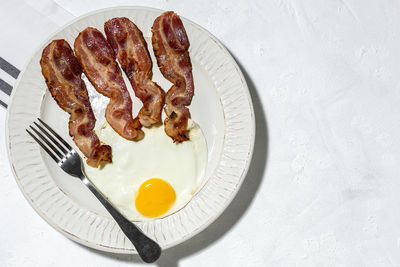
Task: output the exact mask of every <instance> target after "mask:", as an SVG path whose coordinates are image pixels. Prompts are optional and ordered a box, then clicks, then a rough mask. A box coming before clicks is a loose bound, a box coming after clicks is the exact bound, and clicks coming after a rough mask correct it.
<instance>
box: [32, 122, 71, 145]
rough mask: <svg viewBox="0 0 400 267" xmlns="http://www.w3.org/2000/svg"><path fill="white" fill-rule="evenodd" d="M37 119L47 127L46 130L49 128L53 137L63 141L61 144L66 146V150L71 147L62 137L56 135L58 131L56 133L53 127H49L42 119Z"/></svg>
mask: <svg viewBox="0 0 400 267" xmlns="http://www.w3.org/2000/svg"><path fill="white" fill-rule="evenodd" d="M38 120H39V121H40V122H41V123H42V124H43V125H44V127H46V128H47V130H49V131H50V132H51V133H52V134H53V135H54V136H55V137H57V138H58V140H59V141H60V142H61V143H63V145H64V146H65V147H66V148H68V150H72V147H71V146H70V145H69V144H68V143H67V142H65V141H64V139H63V138H62V137H61V136H59V135H58V133H56V132H55V131H54V130H53V129H51V127H50V126H49V125H47V123H45V122H44V121H42V120H41V119H40V118H38Z"/></svg>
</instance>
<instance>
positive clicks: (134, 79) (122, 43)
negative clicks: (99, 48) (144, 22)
mask: <svg viewBox="0 0 400 267" xmlns="http://www.w3.org/2000/svg"><path fill="white" fill-rule="evenodd" d="M104 31H105V33H106V36H107V41H108V42H109V43H110V44H111V46H112V48H113V49H114V52H115V56H116V58H117V59H118V61H119V63H120V64H121V67H122V69H123V70H124V71H125V73H126V76H128V78H129V81H130V83H131V85H132V88H133V90H134V92H135V95H136V97H138V98H139V99H140V100H141V101H142V102H143V107H142V108H141V109H140V111H139V114H138V118H139V120H140V123H141V124H142V125H143V126H145V127H150V126H151V125H152V124H155V123H157V122H159V121H160V118H161V110H162V107H163V106H164V91H163V90H162V89H161V87H160V86H158V85H157V83H155V82H153V81H152V80H151V78H152V75H153V74H152V71H151V69H152V68H153V62H152V61H151V58H150V54H149V51H148V50H147V43H146V41H145V40H144V38H143V33H142V32H141V31H140V30H139V29H138V27H137V26H136V25H135V24H134V23H133V22H132V21H130V20H129V19H128V18H113V19H110V20H109V21H107V22H106V23H105V24H104Z"/></svg>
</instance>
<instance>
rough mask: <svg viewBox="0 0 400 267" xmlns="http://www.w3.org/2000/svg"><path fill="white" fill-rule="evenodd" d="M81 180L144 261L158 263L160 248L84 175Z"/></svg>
mask: <svg viewBox="0 0 400 267" xmlns="http://www.w3.org/2000/svg"><path fill="white" fill-rule="evenodd" d="M80 178H81V180H82V182H83V183H84V184H85V185H86V186H87V187H88V188H89V189H90V191H92V193H93V194H94V195H95V196H96V197H97V199H98V200H100V202H101V204H103V206H104V207H105V208H106V209H107V211H108V212H109V213H110V214H111V216H112V217H113V218H114V220H115V221H116V222H117V223H118V225H119V227H120V228H121V230H122V232H124V234H125V235H126V237H127V238H128V239H129V240H130V241H131V242H132V244H133V245H134V246H135V248H136V250H137V252H138V253H139V256H140V257H141V258H142V260H143V261H144V262H147V263H151V262H154V261H156V260H157V259H158V258H159V257H160V255H161V248H160V246H159V245H158V244H157V243H156V242H154V241H153V240H152V239H150V238H149V237H147V236H146V235H145V234H143V232H142V231H141V230H140V229H139V228H137V226H136V225H134V224H133V223H132V222H130V221H129V220H128V219H126V218H125V217H124V216H123V215H122V214H121V213H120V212H119V211H118V210H117V209H116V208H114V206H113V205H112V204H111V203H110V202H109V201H108V200H107V199H106V198H105V197H104V196H103V195H102V194H101V193H100V192H99V191H98V190H97V188H96V187H95V186H94V185H93V184H92V183H91V182H90V181H89V179H87V178H86V177H85V176H84V175H82V176H81V177H80Z"/></svg>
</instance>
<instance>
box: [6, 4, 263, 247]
mask: <svg viewBox="0 0 400 267" xmlns="http://www.w3.org/2000/svg"><path fill="white" fill-rule="evenodd" d="M132 9H134V10H145V11H146V10H149V11H157V12H165V11H167V10H163V9H158V8H153V7H145V6H115V7H108V8H102V9H97V10H93V11H90V12H88V13H85V14H82V15H80V16H78V17H76V18H74V19H72V20H70V21H69V22H68V23H66V24H65V25H63V26H61V27H58V28H57V29H56V30H55V31H52V32H51V33H50V34H49V35H48V37H46V39H45V40H44V41H43V42H42V43H40V44H39V46H37V47H36V49H35V50H34V51H35V52H34V53H33V54H32V55H31V56H30V57H29V58H28V60H27V62H26V63H25V64H24V67H23V68H22V70H21V72H20V74H19V75H18V79H17V80H16V82H15V84H14V86H13V90H12V92H11V95H10V98H9V102H8V103H9V105H8V108H7V113H6V121H5V123H6V127H5V134H6V138H5V141H6V147H7V156H8V161H9V164H10V167H11V170H12V173H13V176H14V179H15V181H16V182H17V185H18V187H19V189H20V191H21V192H22V194H23V195H24V198H25V199H26V200H27V201H28V203H29V204H30V206H31V207H32V208H33V209H34V210H35V212H36V213H37V214H38V215H39V216H40V217H41V218H42V219H43V220H44V221H46V222H47V223H48V224H49V225H50V226H51V227H52V228H54V229H56V230H57V231H58V232H60V233H61V234H62V235H64V236H66V237H67V238H69V239H71V240H73V241H75V242H77V243H79V244H82V245H85V246H87V247H90V248H93V249H97V250H101V251H106V252H111V253H119V254H137V252H136V250H132V249H121V248H117V247H112V246H105V245H103V244H99V243H94V242H90V241H88V240H86V239H84V238H81V237H79V236H76V235H74V234H73V233H71V232H69V231H67V230H66V229H63V228H61V227H59V226H58V225H57V224H55V223H54V221H53V220H52V218H51V217H48V216H46V215H45V214H44V213H43V212H42V211H41V209H40V208H39V207H38V206H36V204H35V203H34V201H33V200H32V199H31V198H30V197H29V196H28V195H27V192H25V190H24V189H23V188H22V185H21V183H20V180H19V178H18V175H17V172H16V170H15V167H14V165H13V162H12V157H11V145H10V136H9V118H10V112H11V106H12V105H13V102H14V101H13V100H14V97H15V92H16V90H14V89H15V88H17V87H18V86H19V83H20V81H21V79H22V77H23V75H24V73H25V72H26V69H27V67H28V66H29V64H30V62H31V60H32V58H33V57H34V55H35V54H36V53H37V51H38V50H39V49H40V48H41V47H43V46H44V45H45V44H47V43H48V42H49V41H51V40H52V36H54V35H55V34H57V33H58V32H60V31H62V30H64V29H65V28H67V27H69V26H70V25H72V24H74V23H75V22H77V21H79V20H80V19H83V18H85V17H89V16H91V15H95V14H98V13H103V12H107V11H112V10H132ZM179 16H180V17H181V18H183V19H184V20H186V21H188V22H190V23H191V24H192V25H193V26H196V27H197V28H199V29H200V30H202V31H204V32H205V33H206V34H207V35H208V37H209V38H210V39H211V40H212V41H214V42H215V43H216V44H217V45H218V46H219V47H220V48H221V49H222V50H223V51H224V52H225V55H226V56H227V57H228V58H229V61H230V63H232V64H233V66H234V67H235V69H236V70H237V73H238V74H239V76H240V80H241V83H242V84H243V89H244V93H245V95H246V96H247V99H246V100H247V102H248V104H249V111H250V116H251V131H250V132H251V136H250V144H249V145H250V146H249V151H248V155H247V158H246V159H247V161H246V164H245V166H244V169H243V170H242V173H241V175H240V179H239V181H238V182H237V184H236V188H235V190H234V191H233V192H232V193H231V194H230V195H229V196H228V197H227V198H226V202H225V204H224V205H222V207H221V209H219V210H218V212H216V213H214V214H213V215H212V216H210V217H209V218H208V220H207V221H205V222H204V223H203V224H202V225H200V226H199V227H198V228H196V229H195V230H194V231H191V232H190V233H189V234H188V235H186V236H184V237H183V238H181V239H179V240H176V241H175V242H172V243H169V244H167V245H166V246H164V247H163V250H165V249H168V248H170V247H173V246H176V245H178V244H181V243H183V242H185V241H186V240H188V239H190V238H192V237H194V236H195V235H197V234H198V233H200V232H202V231H203V230H204V229H206V228H207V227H208V226H210V225H211V224H212V223H213V222H214V221H216V220H217V219H218V218H219V217H220V215H221V214H222V213H223V212H224V211H225V210H226V209H227V207H228V206H229V205H230V204H231V203H232V200H233V199H234V198H235V197H236V195H237V193H238V191H239V190H240V188H241V186H242V184H243V182H244V180H245V178H246V176H247V173H248V170H249V167H250V164H251V161H252V159H253V155H254V153H253V152H254V145H255V134H256V120H255V112H254V106H253V102H252V98H251V94H250V89H249V87H248V84H247V81H246V79H245V77H244V74H243V72H242V70H241V69H240V67H239V65H238V63H237V62H236V60H235V58H234V57H233V56H232V55H231V53H230V52H229V50H228V49H227V48H226V47H225V46H224V45H223V44H222V42H221V41H219V39H218V38H217V37H215V36H214V35H213V34H212V33H210V32H209V31H208V30H207V29H205V28H203V27H202V26H201V25H199V24H197V23H196V22H193V21H192V20H189V19H187V18H186V17H184V16H181V15H179ZM224 138H225V135H224Z"/></svg>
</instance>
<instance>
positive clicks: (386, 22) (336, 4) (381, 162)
mask: <svg viewBox="0 0 400 267" xmlns="http://www.w3.org/2000/svg"><path fill="white" fill-rule="evenodd" d="M39 2H43V1H39ZM56 2H57V3H58V5H59V6H61V7H63V8H64V9H66V10H67V11H68V12H69V13H71V16H77V15H81V14H84V13H86V12H88V11H91V10H95V9H98V8H103V7H108V6H117V5H128V4H129V5H141V6H151V7H156V8H161V9H168V10H174V11H176V12H177V13H178V14H180V15H182V16H184V17H186V18H188V19H190V20H192V21H194V22H196V23H198V24H200V25H202V26H203V27H204V28H206V29H207V30H209V31H210V32H211V33H212V34H214V35H215V36H216V37H217V38H219V39H220V40H221V41H222V43H223V44H224V45H225V46H226V47H227V48H228V49H229V50H230V52H231V53H232V54H233V55H234V57H235V58H236V59H237V61H238V63H239V64H240V66H241V68H242V70H243V72H244V73H245V75H246V79H247V82H248V84H249V87H250V90H251V95H252V98H253V103H254V107H255V112H256V123H257V136H256V138H257V139H256V145H255V153H254V157H253V162H252V165H251V169H250V171H249V173H248V176H247V178H246V180H245V182H244V184H243V187H242V188H241V190H240V192H239V194H238V195H237V197H236V198H235V200H234V201H233V203H232V204H231V205H230V206H229V208H228V209H227V210H226V212H225V213H224V214H223V215H222V216H221V217H220V218H219V219H218V220H217V221H216V222H215V223H214V224H212V225H211V226H210V227H209V228H207V229H206V230H205V231H204V232H202V233H200V234H199V235H197V236H196V237H194V238H193V239H191V240H189V241H187V242H185V243H183V244H182V245H179V246H177V247H174V248H171V249H169V250H167V251H165V252H164V254H163V256H162V257H161V259H160V260H159V262H158V263H157V264H155V266H157V265H158V266H172V267H174V266H291V267H292V266H307V267H308V266H352V267H353V266H373V267H376V266H400V211H399V206H400V168H399V165H398V162H399V161H400V154H399V152H400V141H399V138H398V137H396V136H399V135H400V122H399V121H400V120H399V117H400V105H399V103H400V79H399V77H400V26H399V25H400V16H399V14H400V2H399V1H394V0H393V1H391V0H386V1H356V0H354V1H350V0H338V1H336V0H332V1H331V0H330V1H318V0H315V1H311V0H310V1H296V0H277V1H265V0H260V1H251V4H250V3H245V1H236V2H232V1H227V0H225V1H218V3H215V2H216V1H211V0H209V1H177V0H165V1H122V0H121V1H106V0H102V1H96V4H91V3H93V2H94V1H89V0H84V1H83V0H74V1H67V0H57V1H56ZM18 12H19V10H18V9H16V10H15V14H10V17H15V16H17V14H18ZM23 19H25V20H26V18H23ZM57 19H58V18H57V16H53V18H52V19H50V20H52V23H55V24H54V25H53V26H51V31H54V30H55V29H57V27H58V26H57ZM0 21H1V22H2V23H3V22H4V21H2V20H1V19H0ZM11 22H12V21H11ZM63 23H64V22H59V24H63ZM10 27H11V26H10ZM26 27H27V28H26V29H25V30H24V29H19V30H18V31H19V32H16V33H15V34H29V27H34V25H28V24H27V26H26ZM0 34H3V32H0ZM7 34H9V33H7ZM40 34H41V35H40V36H39V38H37V39H38V40H34V41H33V40H31V41H30V42H29V40H27V42H26V43H25V44H23V46H22V47H25V49H26V50H28V51H31V52H29V53H32V52H33V51H34V49H35V47H36V46H38V45H39V43H40V40H43V39H44V38H45V37H46V36H47V35H49V32H48V30H46V31H45V30H43V31H41V33H40ZM192 42H195V40H192ZM2 43H3V44H2V46H3V47H4V49H6V48H7V47H8V46H13V45H14V42H13V41H12V40H10V39H7V40H2ZM18 45H21V44H18ZM24 60H28V58H26V59H25V58H18V59H16V62H14V64H16V66H18V67H20V68H21V67H22V66H23V64H24V63H25V61H24ZM0 122H1V125H2V126H1V127H2V128H4V123H5V112H4V111H3V112H0ZM0 141H1V142H3V144H4V142H5V141H4V130H3V131H1V135H0ZM1 149H2V151H1V157H2V160H1V161H0V164H1V165H5V166H1V167H2V168H1V169H2V170H6V171H3V173H2V183H1V186H0V208H1V212H2V216H1V220H0V265H1V266H135V265H142V264H141V263H139V261H138V258H137V257H134V256H123V255H111V254H106V253H102V252H97V251H94V250H91V249H88V248H85V247H83V246H80V245H78V244H76V243H74V242H72V241H70V240H68V239H67V238H65V237H64V236H62V235H61V234H59V233H58V232H56V231H55V230H53V229H52V228H51V227H50V226H49V225H47V223H46V222H45V221H43V220H42V219H41V218H40V217H39V216H38V215H37V214H36V213H35V212H34V210H33V209H32V208H31V207H30V206H29V204H28V202H27V201H26V200H25V199H24V198H23V195H22V193H21V192H20V191H19V189H18V187H17V185H16V183H15V181H14V179H13V177H12V176H11V174H10V173H9V172H8V167H7V164H8V162H7V161H6V152H5V151H4V145H2V146H1Z"/></svg>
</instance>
